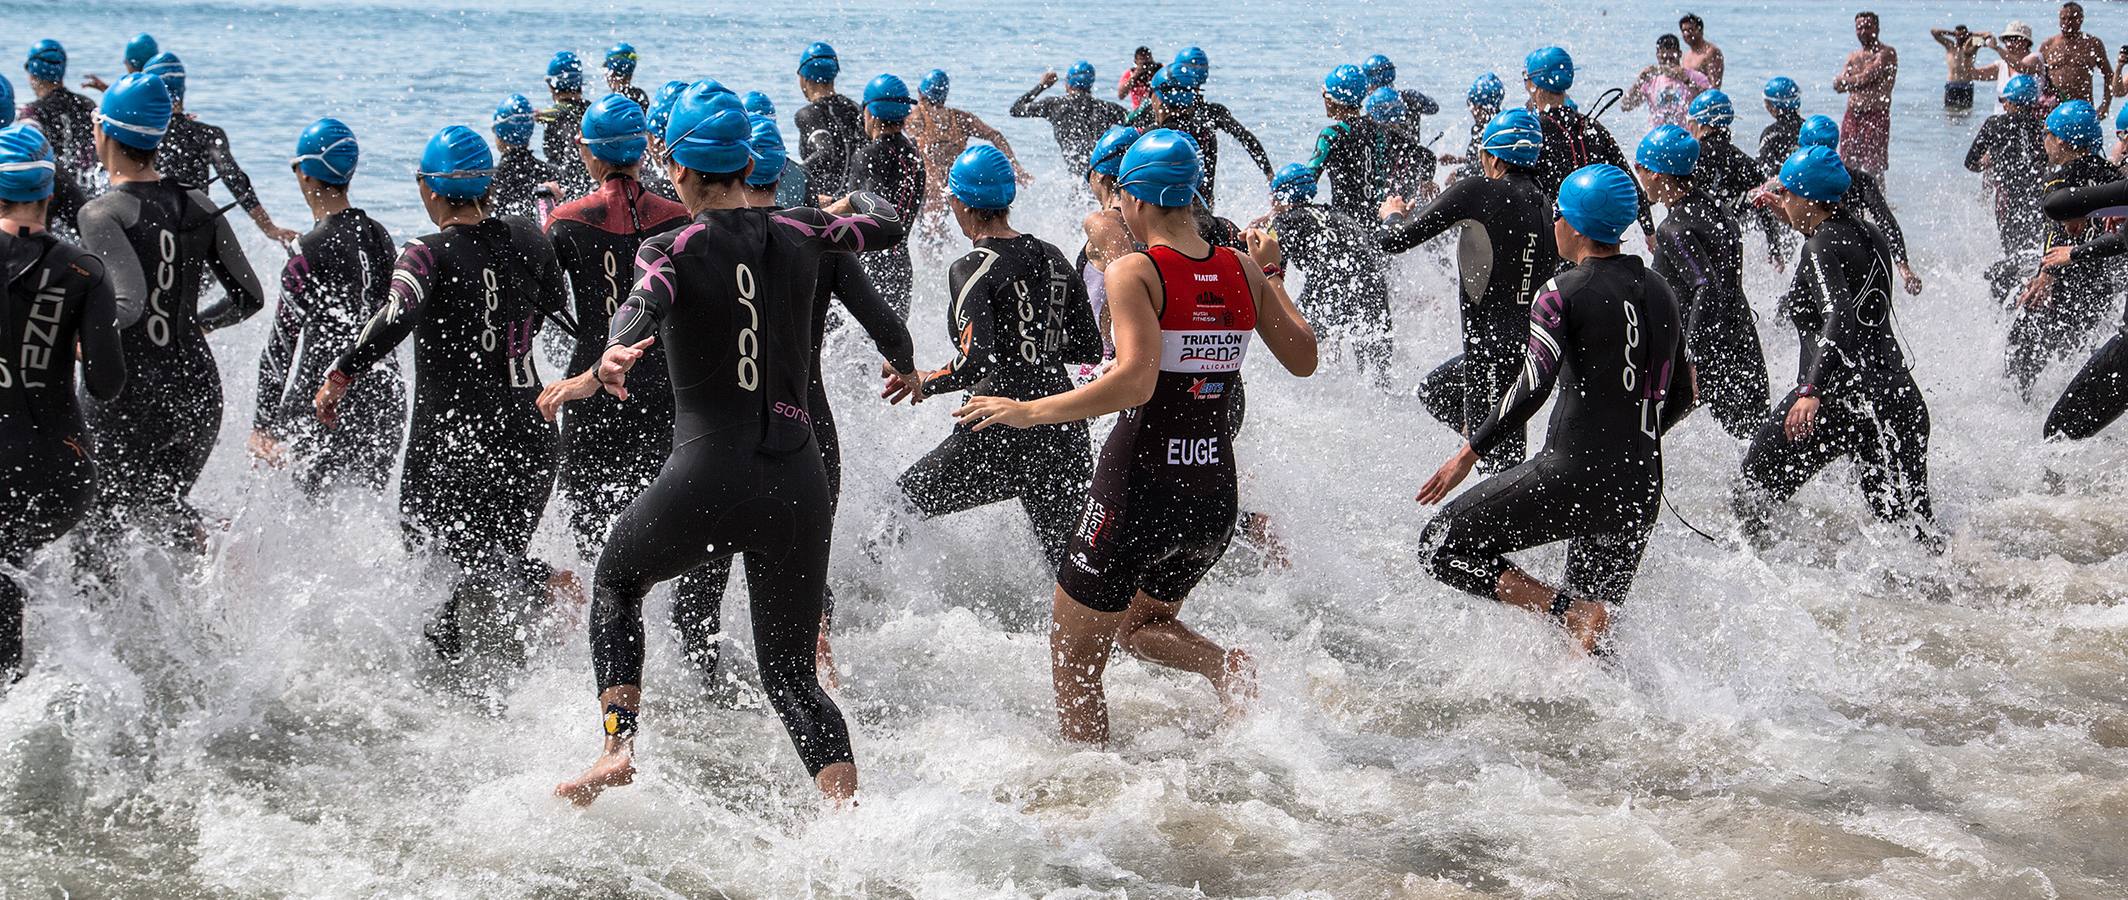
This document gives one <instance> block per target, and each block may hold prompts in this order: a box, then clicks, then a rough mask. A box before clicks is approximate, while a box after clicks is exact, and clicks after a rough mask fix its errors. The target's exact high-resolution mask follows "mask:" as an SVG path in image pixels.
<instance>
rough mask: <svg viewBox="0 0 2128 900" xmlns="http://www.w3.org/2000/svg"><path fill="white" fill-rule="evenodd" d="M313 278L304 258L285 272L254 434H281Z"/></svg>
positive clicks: (262, 361)
mask: <svg viewBox="0 0 2128 900" xmlns="http://www.w3.org/2000/svg"><path fill="white" fill-rule="evenodd" d="M309 274H310V263H309V261H308V260H306V259H305V258H304V257H301V256H298V257H296V258H294V259H291V260H289V261H288V265H287V266H286V267H284V268H282V269H281V303H280V305H279V306H278V307H276V308H275V310H274V316H273V334H272V336H270V337H268V338H267V339H266V349H265V350H263V351H261V352H260V353H259V389H258V396H257V401H258V402H257V405H256V406H255V408H254V410H253V412H252V415H251V427H252V428H253V429H254V430H257V431H267V432H278V431H279V429H278V428H277V427H276V426H278V425H280V424H281V397H282V396H283V395H284V394H286V393H287V391H288V371H289V367H290V366H291V365H293V364H294V363H295V358H296V348H297V347H299V346H301V345H302V343H303V335H304V333H305V332H306V331H307V330H308V329H309V327H310V307H309V305H308V301H309V298H307V297H305V296H304V290H305V288H307V287H308V285H307V284H306V282H308V281H309Z"/></svg>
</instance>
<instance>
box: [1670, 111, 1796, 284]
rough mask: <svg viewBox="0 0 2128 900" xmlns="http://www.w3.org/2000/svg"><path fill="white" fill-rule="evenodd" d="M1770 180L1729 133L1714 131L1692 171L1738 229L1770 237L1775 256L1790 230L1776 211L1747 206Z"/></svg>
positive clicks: (1769, 246)
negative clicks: (1752, 227)
mask: <svg viewBox="0 0 2128 900" xmlns="http://www.w3.org/2000/svg"><path fill="white" fill-rule="evenodd" d="M1766 177H1767V172H1766V170H1765V169H1763V168H1761V167H1760V166H1759V161H1758V160H1756V159H1753V158H1752V156H1751V154H1749V153H1745V152H1744V151H1743V150H1742V149H1741V148H1739V147H1737V145H1736V144H1735V143H1734V142H1733V141H1732V140H1731V139H1730V135H1729V130H1728V129H1726V128H1717V129H1710V130H1708V131H1707V132H1706V133H1705V134H1703V135H1702V136H1701V137H1700V141H1699V164H1698V165H1697V166H1695V167H1693V169H1692V183H1693V185H1694V186H1696V187H1698V188H1700V189H1701V190H1703V191H1705V192H1706V194H1707V196H1709V197H1712V198H1714V199H1715V200H1717V201H1719V202H1720V203H1721V205H1722V208H1723V209H1724V210H1727V211H1728V214H1729V215H1730V216H1731V217H1733V218H1735V219H1736V222H1737V224H1738V225H1747V224H1749V225H1756V226H1757V228H1758V230H1759V233H1760V234H1762V235H1765V236H1766V248H1767V252H1768V254H1769V255H1771V254H1773V253H1778V252H1780V251H1779V248H1780V244H1779V236H1780V235H1781V234H1783V233H1785V232H1786V231H1787V230H1788V229H1787V227H1786V226H1783V225H1782V224H1781V223H1780V220H1779V219H1776V218H1774V216H1773V210H1771V209H1767V208H1758V207H1752V206H1750V205H1749V204H1748V203H1747V202H1746V198H1747V197H1748V196H1749V195H1750V193H1751V192H1752V191H1754V190H1757V189H1758V188H1759V186H1760V185H1763V184H1765V183H1766ZM1672 284H1673V285H1674V284H1675V282H1672ZM1679 299H1683V298H1682V297H1680V298H1679Z"/></svg>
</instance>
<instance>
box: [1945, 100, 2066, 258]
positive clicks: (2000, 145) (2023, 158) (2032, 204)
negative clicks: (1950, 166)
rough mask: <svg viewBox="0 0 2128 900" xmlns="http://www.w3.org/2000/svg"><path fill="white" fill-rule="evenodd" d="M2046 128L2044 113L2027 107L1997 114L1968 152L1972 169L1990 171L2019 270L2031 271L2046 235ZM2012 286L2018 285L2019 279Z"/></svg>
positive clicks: (2006, 244) (2000, 228)
mask: <svg viewBox="0 0 2128 900" xmlns="http://www.w3.org/2000/svg"><path fill="white" fill-rule="evenodd" d="M2046 128H2047V126H2046V122H2045V121H2044V120H2042V119H2041V118H2040V117H2039V116H2038V115H2036V114H2033V113H2029V112H2025V111H2023V110H2021V109H2020V110H2013V111H2010V112H2003V113H1997V114H1995V115H1992V116H1989V117H1988V119H1987V121H1985V122H1982V123H1980V133H1979V134H1977V135H1974V137H1973V144H1972V146H1970V147H1968V148H1966V151H1965V167H1966V170H1967V171H1970V172H1984V173H1986V176H1987V181H1988V184H1989V185H1990V186H1991V187H1992V188H1993V193H1994V195H1995V228H1996V233H1997V236H1998V237H1999V238H2000V239H2001V241H2002V252H2003V255H2004V256H2006V257H2009V258H2010V260H2011V261H2013V264H2014V265H2015V266H2016V267H2018V268H2025V269H2029V267H2030V266H2031V264H2032V261H2031V260H2030V259H2026V258H2025V257H2028V256H2031V255H2034V254H2036V253H2037V252H2038V251H2039V246H2040V242H2041V240H2043V239H2044V237H2045V235H2046V223H2047V219H2046V216H2044V215H2042V214H2041V213H2040V211H2039V198H2040V195H2042V194H2044V193H2046V182H2047V168H2048V167H2047V150H2046ZM1991 271H1992V270H1991ZM2010 283H2011V284H2013V285H2014V284H2015V283H2016V279H2015V278H2014V276H2013V277H2012V279H2011V280H2010ZM1998 296H2000V295H1998Z"/></svg>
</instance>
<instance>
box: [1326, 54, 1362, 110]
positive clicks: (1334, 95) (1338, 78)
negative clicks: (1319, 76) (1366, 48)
mask: <svg viewBox="0 0 2128 900" xmlns="http://www.w3.org/2000/svg"><path fill="white" fill-rule="evenodd" d="M1323 96H1325V97H1328V98H1330V102H1332V103H1337V104H1341V105H1344V106H1359V105H1361V104H1363V103H1366V102H1367V73H1365V72H1362V71H1360V67H1359V66H1355V65H1353V64H1351V63H1346V64H1344V65H1342V66H1338V67H1337V68H1335V69H1331V70H1330V74H1328V75H1324V76H1323Z"/></svg>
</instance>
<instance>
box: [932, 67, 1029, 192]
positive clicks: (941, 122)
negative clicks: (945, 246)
mask: <svg viewBox="0 0 2128 900" xmlns="http://www.w3.org/2000/svg"><path fill="white" fill-rule="evenodd" d="M950 86H951V82H950V81H948V80H947V78H946V72H945V70H943V69H932V70H931V74H929V75H925V76H924V80H923V83H922V84H921V85H920V86H918V88H917V91H916V109H915V110H913V111H911V112H910V114H909V124H908V134H909V139H910V140H912V141H914V142H916V152H917V153H919V154H921V155H922V156H923V159H924V177H925V179H926V180H927V181H928V182H929V183H928V184H926V185H925V186H924V221H925V222H926V223H927V224H929V225H931V226H932V228H933V230H934V231H943V230H944V229H945V226H946V222H947V219H946V206H945V202H946V201H945V199H944V198H945V197H946V196H947V191H946V173H947V171H949V170H951V169H952V168H953V160H954V158H955V157H958V156H960V155H961V151H963V150H966V149H968V139H969V138H971V137H976V138H982V139H983V140H986V141H989V142H990V143H991V144H993V145H995V146H996V147H997V148H998V149H999V150H1003V151H1005V158H1006V159H1009V160H1011V161H1012V169H1013V171H1014V172H1016V173H1018V176H1017V180H1018V181H1019V182H1020V183H1021V184H1023V185H1024V184H1026V183H1027V182H1028V177H1027V167H1026V166H1022V165H1020V158H1019V157H1017V156H1014V155H1012V144H1011V143H1010V142H1008V141H1006V140H1005V136H1004V135H1003V134H1000V133H998V130H997V129H995V128H992V127H990V124H989V123H988V122H984V121H983V120H982V119H981V118H978V117H977V116H976V114H974V113H972V112H969V111H967V110H964V109H955V108H953V107H950V106H947V105H946V93H947V90H948V89H949V87H950Z"/></svg>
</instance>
